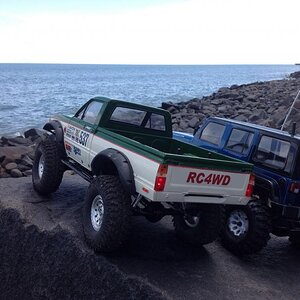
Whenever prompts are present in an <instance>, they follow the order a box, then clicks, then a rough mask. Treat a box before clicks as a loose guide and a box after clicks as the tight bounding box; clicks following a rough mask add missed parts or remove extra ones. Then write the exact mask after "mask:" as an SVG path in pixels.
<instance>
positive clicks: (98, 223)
mask: <svg viewBox="0 0 300 300" xmlns="http://www.w3.org/2000/svg"><path fill="white" fill-rule="evenodd" d="M130 221H131V205H130V198H129V196H127V195H126V193H125V191H124V189H123V187H122V184H121V182H120V180H119V178H118V177H117V176H110V175H101V176H98V177H97V178H96V179H94V180H93V181H92V182H91V184H90V186H89V188H88V191H87V193H86V196H85V202H84V207H83V230H84V234H85V238H86V241H87V243H88V245H89V246H90V247H91V248H93V249H94V250H95V251H99V252H110V251H114V250H116V249H118V248H119V247H120V246H121V245H122V244H123V243H124V241H125V240H126V238H127V235H128V232H129V229H130V223H131V222H130Z"/></svg>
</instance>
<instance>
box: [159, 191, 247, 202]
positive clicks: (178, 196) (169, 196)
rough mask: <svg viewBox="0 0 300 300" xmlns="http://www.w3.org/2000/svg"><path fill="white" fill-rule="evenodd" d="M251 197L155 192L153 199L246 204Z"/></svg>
mask: <svg viewBox="0 0 300 300" xmlns="http://www.w3.org/2000/svg"><path fill="white" fill-rule="evenodd" d="M250 199H251V198H249V197H239V196H226V197H220V196H215V195H199V194H197V195H196V194H183V193H178V192H155V193H154V197H153V201H157V202H180V203H207V204H230V205H246V204H247V203H248V202H249V200H250Z"/></svg>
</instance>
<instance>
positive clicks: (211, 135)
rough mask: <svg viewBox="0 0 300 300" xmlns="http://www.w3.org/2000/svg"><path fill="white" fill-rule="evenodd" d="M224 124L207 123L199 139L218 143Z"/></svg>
mask: <svg viewBox="0 0 300 300" xmlns="http://www.w3.org/2000/svg"><path fill="white" fill-rule="evenodd" d="M224 130H225V126H224V125H221V124H218V123H208V124H207V126H206V127H205V128H204V129H203V131H202V133H201V136H200V137H199V139H200V140H202V141H206V142H209V143H212V144H214V145H219V143H220V142H221V138H222V135H223V133H224Z"/></svg>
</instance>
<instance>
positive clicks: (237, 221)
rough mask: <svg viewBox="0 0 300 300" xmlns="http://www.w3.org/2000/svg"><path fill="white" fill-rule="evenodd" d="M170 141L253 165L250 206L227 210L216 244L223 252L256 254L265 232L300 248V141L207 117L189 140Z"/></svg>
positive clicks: (184, 135)
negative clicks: (219, 241)
mask: <svg viewBox="0 0 300 300" xmlns="http://www.w3.org/2000/svg"><path fill="white" fill-rule="evenodd" d="M173 137H174V138H175V139H178V140H181V141H185V142H187V143H191V144H193V145H197V146H199V147H202V148H206V149H209V150H212V151H214V152H218V153H222V154H225V155H228V156H230V157H234V158H238V159H240V160H244V161H247V162H250V163H252V164H254V174H255V187H254V192H253V195H255V196H254V198H253V201H252V202H249V204H248V206H246V207H243V208H242V207H235V206H230V205H228V206H226V224H225V226H224V229H223V232H222V235H221V241H222V243H223V245H224V246H225V247H226V248H227V249H229V250H231V251H232V252H235V253H237V254H249V253H254V252H257V251H259V250H260V249H262V248H263V247H264V246H265V245H266V242H267V238H268V236H269V234H268V231H269V232H270V233H273V234H274V235H277V236H289V240H290V242H291V243H292V244H293V245H294V246H296V247H297V248H299V247H300V168H299V166H300V136H299V135H294V134H290V133H288V132H284V131H280V130H277V129H272V128H268V127H264V126H259V125H254V124H250V123H246V122H240V121H235V120H230V119H224V118H217V117H211V118H208V119H207V120H206V121H205V123H204V124H203V125H202V126H200V127H199V128H198V129H196V130H195V133H194V135H191V134H187V133H182V132H174V133H173ZM253 211H255V212H256V214H253ZM258 211H260V213H258ZM268 218H269V222H268ZM270 225H271V226H270Z"/></svg>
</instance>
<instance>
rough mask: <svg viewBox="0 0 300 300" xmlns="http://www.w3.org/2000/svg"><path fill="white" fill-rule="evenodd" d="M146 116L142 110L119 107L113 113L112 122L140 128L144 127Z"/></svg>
mask: <svg viewBox="0 0 300 300" xmlns="http://www.w3.org/2000/svg"><path fill="white" fill-rule="evenodd" d="M145 115H146V112H145V111H142V110H137V109H132V108H127V107H117V108H116V109H115V110H114V112H113V113H112V115H111V117H110V119H111V120H112V121H117V122H122V123H127V124H131V125H137V126H140V125H142V122H143V120H144V118H145Z"/></svg>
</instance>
